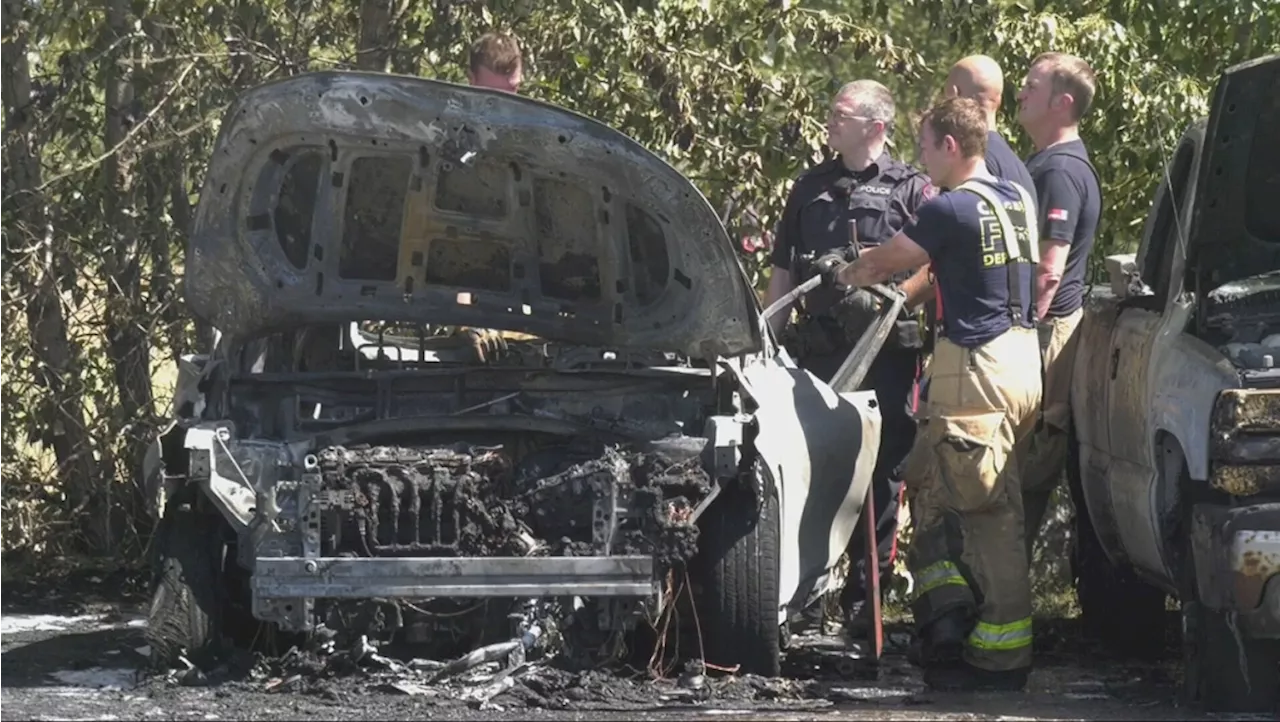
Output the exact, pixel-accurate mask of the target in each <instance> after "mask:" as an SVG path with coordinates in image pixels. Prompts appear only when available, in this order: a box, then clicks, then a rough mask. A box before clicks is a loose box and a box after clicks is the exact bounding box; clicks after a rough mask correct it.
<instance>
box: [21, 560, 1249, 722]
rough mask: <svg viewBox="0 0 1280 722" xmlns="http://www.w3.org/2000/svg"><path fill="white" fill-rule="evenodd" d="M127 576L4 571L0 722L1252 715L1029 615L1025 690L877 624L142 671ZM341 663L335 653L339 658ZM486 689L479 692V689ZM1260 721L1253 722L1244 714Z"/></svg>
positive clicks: (1071, 628) (137, 589)
mask: <svg viewBox="0 0 1280 722" xmlns="http://www.w3.org/2000/svg"><path fill="white" fill-rule="evenodd" d="M142 585H143V583H142V581H141V579H140V578H138V576H137V575H130V574H123V573H118V574H92V573H89V574H82V575H79V576H75V577H70V578H64V579H62V580H52V581H50V580H45V581H41V582H30V581H25V582H8V581H7V582H5V584H4V588H3V595H2V597H3V599H2V604H3V610H2V614H0V620H2V621H3V630H2V635H0V648H2V651H3V653H2V654H0V716H2V717H3V719H37V720H52V719H61V720H87V719H107V720H121V719H192V720H239V719H341V720H366V719H424V718H425V719H459V720H470V719H511V720H527V719H535V720H543V719H547V720H551V719H565V720H613V719H617V720H622V719H645V720H666V719H671V720H676V719H691V718H703V717H705V718H709V719H769V720H793V719H794V720H800V719H805V720H813V719H831V720H925V719H947V720H969V719H1000V720H1021V719H1026V720H1041V719H1082V720H1102V719H1109V720H1110V719H1134V720H1137V719H1151V720H1171V719H1179V720H1194V719H1252V718H1250V717H1247V716H1240V715H1235V716H1225V715H1223V716H1213V715H1205V714H1200V713H1197V712H1195V711H1193V710H1188V709H1183V708H1180V707H1178V706H1177V703H1176V699H1177V695H1176V683H1177V676H1178V667H1177V663H1176V655H1175V654H1173V652H1172V650H1171V651H1170V654H1169V655H1168V657H1169V658H1168V659H1167V660H1164V661H1158V662H1149V663H1138V662H1133V661H1123V660H1118V659H1109V658H1107V657H1105V656H1102V655H1101V653H1100V652H1099V651H1098V650H1096V649H1092V648H1090V647H1088V646H1086V645H1084V644H1082V643H1081V642H1079V641H1078V639H1077V635H1076V631H1075V625H1074V623H1073V621H1072V620H1041V621H1040V623H1039V624H1038V629H1037V661H1036V664H1037V667H1036V669H1035V671H1034V673H1033V674H1032V678H1031V682H1030V685H1029V689H1028V691H1027V692H1025V693H1019V694H1005V693H989V694H937V693H932V692H929V691H927V690H926V689H925V688H924V685H923V683H922V681H921V679H920V674H919V671H918V670H917V669H915V668H914V667H912V666H911V665H909V664H908V663H907V661H906V659H905V656H904V652H905V649H904V645H905V643H906V641H907V636H906V634H905V629H904V628H901V627H892V628H890V630H889V650H888V654H887V655H886V657H885V659H884V660H883V661H882V663H881V664H880V665H879V667H878V668H865V667H857V666H854V665H850V664H849V663H848V661H847V660H846V659H845V658H844V657H842V656H841V655H838V654H834V653H820V652H815V651H812V650H809V649H801V648H793V650H792V651H790V652H789V653H788V657H787V665H786V667H787V675H788V676H787V677H786V678H783V679H775V680H766V679H760V678H752V677H739V676H724V675H722V676H718V677H705V678H697V677H692V678H691V677H687V676H686V677H680V676H679V675H677V676H676V678H674V679H668V680H653V679H650V678H649V677H648V676H647V675H644V674H642V673H636V674H633V675H627V674H625V673H619V672H590V673H585V674H579V673H571V672H567V671H562V670H559V669H557V668H555V667H554V666H552V665H547V664H545V663H537V662H535V663H531V664H529V665H527V666H526V667H524V668H523V669H521V670H518V672H517V673H516V674H514V675H511V676H510V678H508V679H506V680H504V679H502V677H500V676H499V677H495V676H494V673H495V671H496V670H495V669H492V668H491V669H487V670H485V669H481V670H478V671H477V672H476V673H473V674H471V675H469V676H468V675H464V676H462V677H460V678H457V679H454V680H452V681H449V682H445V683H435V684H433V683H431V682H430V680H429V677H430V675H431V671H430V668H431V667H433V666H438V664H436V665H432V664H431V663H429V662H419V663H418V664H417V666H416V667H415V666H411V665H410V664H407V660H399V661H397V660H394V659H391V660H388V658H385V657H381V656H378V655H372V656H370V655H366V656H365V657H364V658H363V659H361V660H360V661H359V663H358V664H357V663H355V662H354V661H353V660H352V657H351V656H350V655H343V654H339V655H334V656H333V657H331V658H328V659H322V658H317V657H313V656H303V655H298V656H295V657H293V658H285V659H274V660H261V659H257V660H254V659H252V658H248V655H245V657H246V659H244V660H238V662H233V664H232V667H231V668H223V669H218V670H212V671H210V673H209V674H196V673H188V674H186V675H180V674H176V673H175V674H171V675H168V676H164V675H153V674H150V673H148V672H145V671H144V667H145V660H146V654H147V652H148V650H147V648H146V647H145V642H144V640H143V629H144V626H145V622H144V620H143V618H142V617H143V612H144V610H145V607H144V604H143V595H142ZM339 662H341V663H339ZM486 698H487V699H486ZM1259 719H1265V718H1263V717H1259Z"/></svg>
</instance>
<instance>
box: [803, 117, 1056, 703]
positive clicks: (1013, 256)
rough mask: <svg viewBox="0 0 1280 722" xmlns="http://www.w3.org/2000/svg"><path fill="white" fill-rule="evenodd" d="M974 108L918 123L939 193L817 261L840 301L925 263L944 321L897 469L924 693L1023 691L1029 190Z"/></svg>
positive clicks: (1031, 355)
mask: <svg viewBox="0 0 1280 722" xmlns="http://www.w3.org/2000/svg"><path fill="white" fill-rule="evenodd" d="M986 141H987V137H986V123H985V121H984V117H983V112H982V109H981V107H980V106H979V105H978V103H976V102H975V101H973V100H970V99H967V98H948V99H946V100H943V101H941V102H940V103H938V104H937V105H936V106H934V107H933V108H931V109H930V110H929V111H928V113H926V114H925V117H924V119H923V121H922V123H921V129H920V146H921V151H920V152H921V159H922V160H923V162H924V165H925V167H926V169H927V170H928V172H929V175H930V177H931V178H932V179H933V181H934V182H935V183H937V184H938V186H939V187H941V188H943V189H945V190H947V191H948V192H944V193H943V194H941V195H939V196H938V197H937V198H935V199H933V200H932V201H930V202H928V203H926V204H924V205H923V206H921V208H920V209H919V211H918V212H917V214H916V217H915V219H914V220H912V221H911V222H910V223H908V224H907V226H906V227H905V228H904V229H903V230H902V232H901V233H899V234H897V235H896V236H894V238H893V239H892V240H890V241H888V242H887V243H884V244H882V245H880V246H879V247H878V248H873V249H870V250H868V251H866V252H864V253H863V254H862V255H861V257H859V258H858V259H857V260H856V261H854V262H853V263H851V264H842V262H841V259H840V258H839V257H838V256H835V255H831V256H828V257H826V258H823V259H820V260H819V263H818V264H817V266H818V269H819V272H820V273H822V274H823V279H824V281H826V282H827V284H829V285H831V286H832V287H835V288H840V287H842V285H844V284H847V285H849V286H855V287H856V286H865V285H868V284H872V283H877V282H882V281H884V280H885V279H888V278H891V277H892V276H893V274H895V273H900V272H902V271H904V270H907V269H912V268H916V267H918V266H920V265H921V264H923V263H925V262H926V261H932V264H933V268H934V273H935V274H936V277H937V281H936V283H937V286H938V287H939V289H940V290H941V293H942V298H943V303H944V305H945V307H946V315H945V316H944V318H943V322H942V323H943V328H942V338H940V339H939V340H938V343H937V347H936V348H935V350H934V357H933V360H932V361H931V362H930V365H929V371H928V375H929V398H928V400H927V401H926V402H925V403H924V408H923V410H922V413H920V414H919V415H918V418H919V420H920V429H919V432H918V433H917V435H916V440H915V444H914V446H913V447H912V449H911V453H910V456H909V457H908V460H907V462H906V467H907V469H908V476H907V478H908V479H909V481H910V483H911V484H913V485H917V486H918V488H916V490H915V492H914V500H915V504H914V506H913V507H912V509H911V512H912V517H913V519H914V521H915V523H916V530H915V535H914V537H913V539H912V544H911V551H910V553H909V555H908V560H907V563H908V567H909V568H910V569H911V572H912V574H913V576H914V580H915V586H916V590H917V595H918V596H917V597H916V599H915V600H914V601H913V603H912V611H913V613H914V616H915V622H916V627H917V633H918V634H919V636H920V639H921V640H922V650H921V662H922V664H923V665H924V667H925V682H926V683H927V684H929V685H930V686H932V687H935V688H943V689H964V690H974V689H1021V688H1022V687H1023V686H1025V684H1026V679H1027V673H1028V671H1029V670H1030V666H1031V584H1030V579H1029V576H1028V561H1027V556H1026V553H1025V550H1024V548H1023V515H1022V489H1021V484H1020V483H1019V469H1018V464H1017V462H1016V460H1015V456H1016V455H1015V454H1014V447H1015V445H1018V444H1020V443H1023V442H1024V441H1025V440H1026V439H1027V437H1028V436H1029V434H1030V433H1031V431H1032V429H1033V428H1034V426H1035V423H1036V420H1037V416H1038V410H1039V404H1040V394H1041V380H1040V364H1039V356H1040V350H1039V343H1038V339H1037V337H1036V331H1035V328H1034V315H1033V314H1034V312H1035V311H1034V299H1035V295H1034V293H1033V288H1034V287H1033V279H1034V269H1035V264H1036V263H1037V261H1038V249H1037V243H1038V237H1037V236H1038V233H1037V228H1038V225H1037V223H1036V218H1035V214H1034V211H1033V210H1032V209H1033V207H1034V203H1033V199H1032V196H1031V194H1030V192H1029V191H1027V190H1026V189H1024V188H1022V187H1021V186H1018V185H1017V184H1014V183H1010V182H1008V181H1004V180H1000V179H996V178H995V177H994V176H992V175H991V174H990V173H989V172H988V171H987V170H986V164H985V163H984V161H983V156H984V154H985V152H986Z"/></svg>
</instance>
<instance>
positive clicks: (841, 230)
mask: <svg viewBox="0 0 1280 722" xmlns="http://www.w3.org/2000/svg"><path fill="white" fill-rule="evenodd" d="M934 195H936V193H935V191H934V189H933V186H932V185H931V184H930V183H929V178H928V177H927V176H926V175H924V174H923V173H921V172H920V171H918V170H916V169H915V168H913V167H911V166H910V165H907V164H906V163H902V162H900V161H897V160H894V159H893V158H891V157H889V154H888V153H881V154H880V156H879V157H878V158H876V159H875V161H873V162H872V163H871V165H869V166H867V167H866V168H865V169H863V170H861V171H851V170H849V169H848V168H846V167H845V165H844V163H843V162H841V160H840V159H839V158H835V159H832V160H829V161H826V162H825V163H822V164H820V165H818V166H816V167H814V168H813V169H812V170H810V171H809V172H808V173H805V174H804V175H802V176H800V178H799V179H797V180H796V182H795V185H794V186H792V188H791V193H790V195H789V196H788V197H787V204H786V207H785V208H784V210H783V212H782V221H781V223H779V225H778V234H777V238H776V240H775V243H774V247H773V251H772V253H771V256H770V261H771V262H772V264H773V265H774V266H778V267H779V268H785V269H788V270H790V269H791V268H792V258H793V256H796V257H798V256H800V255H803V254H806V253H811V254H813V255H814V257H815V258H816V257H818V256H821V255H822V254H824V253H826V252H827V251H830V250H832V249H835V248H843V247H845V246H846V245H848V243H849V240H850V239H849V220H850V219H853V220H854V222H855V224H856V227H857V229H858V243H859V245H860V246H863V247H866V246H875V245H880V244H881V243H884V242H885V241H888V240H889V239H890V238H893V236H894V235H895V234H896V233H897V232H898V231H899V230H901V229H902V227H903V226H904V225H906V222H907V220H908V219H909V218H911V216H913V215H914V214H915V212H916V210H917V209H918V208H919V207H920V206H921V204H922V203H924V201H925V200H927V199H928V198H931V197H933V196H934Z"/></svg>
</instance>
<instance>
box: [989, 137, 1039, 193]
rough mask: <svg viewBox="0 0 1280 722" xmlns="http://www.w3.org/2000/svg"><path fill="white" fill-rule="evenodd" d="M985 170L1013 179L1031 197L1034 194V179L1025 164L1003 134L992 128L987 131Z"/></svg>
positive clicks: (999, 176)
mask: <svg viewBox="0 0 1280 722" xmlns="http://www.w3.org/2000/svg"><path fill="white" fill-rule="evenodd" d="M986 161H987V172H988V173H990V174H991V175H993V176H995V177H997V178H1003V179H1005V180H1007V181H1013V182H1014V183H1017V184H1018V185H1020V186H1022V187H1023V188H1024V189H1025V190H1026V191H1027V192H1028V193H1030V194H1031V195H1032V197H1034V196H1035V194H1036V186H1035V179H1034V178H1032V176H1031V173H1030V171H1028V170H1027V166H1026V164H1025V163H1023V162H1022V159H1021V158H1019V157H1018V154H1017V153H1014V152H1013V148H1012V147H1010V146H1009V142H1008V141H1006V140H1005V139H1004V136H1003V135H1000V134H999V133H997V132H995V131H994V130H988V131H987V156H986Z"/></svg>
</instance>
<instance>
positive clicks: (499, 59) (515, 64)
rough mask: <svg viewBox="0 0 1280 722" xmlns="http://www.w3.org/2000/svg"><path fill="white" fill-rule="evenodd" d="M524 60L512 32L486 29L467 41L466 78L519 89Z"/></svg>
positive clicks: (488, 85) (483, 84) (485, 85)
mask: <svg viewBox="0 0 1280 722" xmlns="http://www.w3.org/2000/svg"><path fill="white" fill-rule="evenodd" d="M523 77H524V61H523V59H522V57H521V55H520V42H519V41H518V40H516V38H515V36H514V35H511V34H510V33H502V32H488V33H485V34H484V35H481V36H480V37H479V38H478V39H477V40H476V41H475V42H474V43H472V44H471V53H470V64H469V65H468V67H467V82H468V83H470V84H472V85H476V86H479V87H482V88H493V89H494V90H501V91H505V92H508V93H518V92H520V83H521V81H522V80H523Z"/></svg>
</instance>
